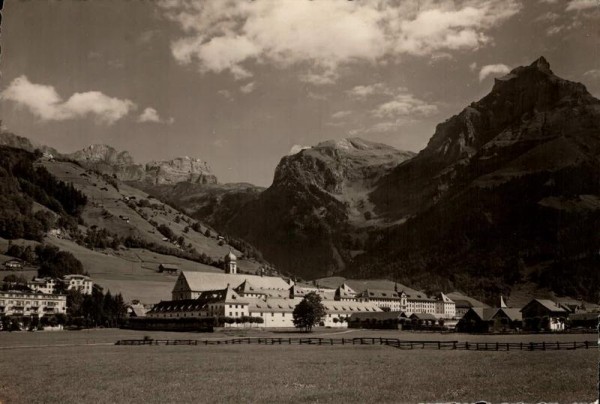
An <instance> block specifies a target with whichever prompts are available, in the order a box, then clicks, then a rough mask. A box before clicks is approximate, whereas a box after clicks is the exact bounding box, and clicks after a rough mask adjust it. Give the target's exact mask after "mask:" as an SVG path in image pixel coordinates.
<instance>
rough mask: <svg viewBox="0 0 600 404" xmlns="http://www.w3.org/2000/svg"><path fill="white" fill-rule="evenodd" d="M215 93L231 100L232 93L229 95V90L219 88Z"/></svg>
mask: <svg viewBox="0 0 600 404" xmlns="http://www.w3.org/2000/svg"><path fill="white" fill-rule="evenodd" d="M217 93H218V94H219V95H220V96H221V97H223V98H225V99H226V100H227V101H233V95H231V91H229V90H219V91H217Z"/></svg>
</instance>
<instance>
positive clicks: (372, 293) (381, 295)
mask: <svg viewBox="0 0 600 404" xmlns="http://www.w3.org/2000/svg"><path fill="white" fill-rule="evenodd" d="M359 297H362V298H366V299H394V300H399V299H400V295H399V294H398V292H396V291H394V290H383V289H366V290H364V291H363V292H361V293H360V295H359Z"/></svg>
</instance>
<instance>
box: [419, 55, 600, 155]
mask: <svg viewBox="0 0 600 404" xmlns="http://www.w3.org/2000/svg"><path fill="white" fill-rule="evenodd" d="M598 103H599V101H598V100H597V99H595V98H594V97H592V95H591V94H589V93H588V91H587V90H586V88H585V87H584V86H583V85H582V84H581V83H575V82H571V81H568V80H564V79H562V78H560V77H558V76H556V75H554V73H553V72H552V70H550V64H549V63H548V61H547V60H546V59H545V58H544V57H540V58H539V59H537V60H535V61H534V62H533V63H532V64H530V65H529V66H520V67H517V68H515V69H513V70H511V72H510V73H508V74H507V75H505V76H503V77H500V78H497V79H495V82H494V87H493V88H492V90H491V91H490V93H489V94H488V95H486V96H485V97H483V98H482V99H481V100H479V101H477V102H474V103H472V104H471V105H470V106H469V107H467V108H465V109H464V110H463V111H462V112H461V113H459V114H458V115H455V116H453V117H451V118H450V119H448V120H447V121H445V122H443V123H441V124H439V125H438V126H437V128H436V131H435V134H434V135H433V137H432V138H431V139H430V141H429V144H428V145H427V148H426V149H425V150H424V151H423V154H424V155H428V156H433V157H436V158H437V159H439V160H442V161H444V162H445V163H450V162H453V161H457V160H460V159H462V158H465V157H469V156H472V155H473V154H474V153H475V152H476V151H477V150H479V149H480V148H481V147H482V146H483V145H484V144H486V143H487V142H489V141H490V140H492V138H493V137H495V136H497V135H498V134H499V133H502V132H503V131H505V130H506V129H507V128H509V127H510V126H511V125H514V124H515V123H519V124H521V123H523V122H529V121H532V120H543V119H545V118H544V115H545V114H548V113H551V111H556V110H559V109H562V108H567V109H571V110H573V109H574V108H576V107H583V106H586V105H592V104H598ZM522 135H523V133H513V138H514V137H517V136H522ZM515 140H516V139H515Z"/></svg>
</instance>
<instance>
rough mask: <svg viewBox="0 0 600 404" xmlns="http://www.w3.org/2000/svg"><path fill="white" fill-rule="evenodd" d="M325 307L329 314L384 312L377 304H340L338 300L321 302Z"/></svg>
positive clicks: (354, 302)
mask: <svg viewBox="0 0 600 404" xmlns="http://www.w3.org/2000/svg"><path fill="white" fill-rule="evenodd" d="M321 303H322V304H323V306H325V310H326V311H327V313H330V314H334V313H339V314H342V313H343V314H350V313H360V312H371V313H374V312H380V311H382V310H381V309H380V308H379V307H378V306H377V305H376V304H375V303H371V302H356V301H347V302H340V301H337V300H324V301H322V302H321Z"/></svg>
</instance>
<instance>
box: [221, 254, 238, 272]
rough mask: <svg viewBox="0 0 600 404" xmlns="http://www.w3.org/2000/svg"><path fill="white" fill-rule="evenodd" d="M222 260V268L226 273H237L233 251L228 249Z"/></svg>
mask: <svg viewBox="0 0 600 404" xmlns="http://www.w3.org/2000/svg"><path fill="white" fill-rule="evenodd" d="M223 261H225V268H224V269H225V273H226V274H234V275H235V274H237V257H236V256H235V254H234V253H233V251H231V250H229V253H228V254H227V255H226V256H225V258H224V259H223Z"/></svg>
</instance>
